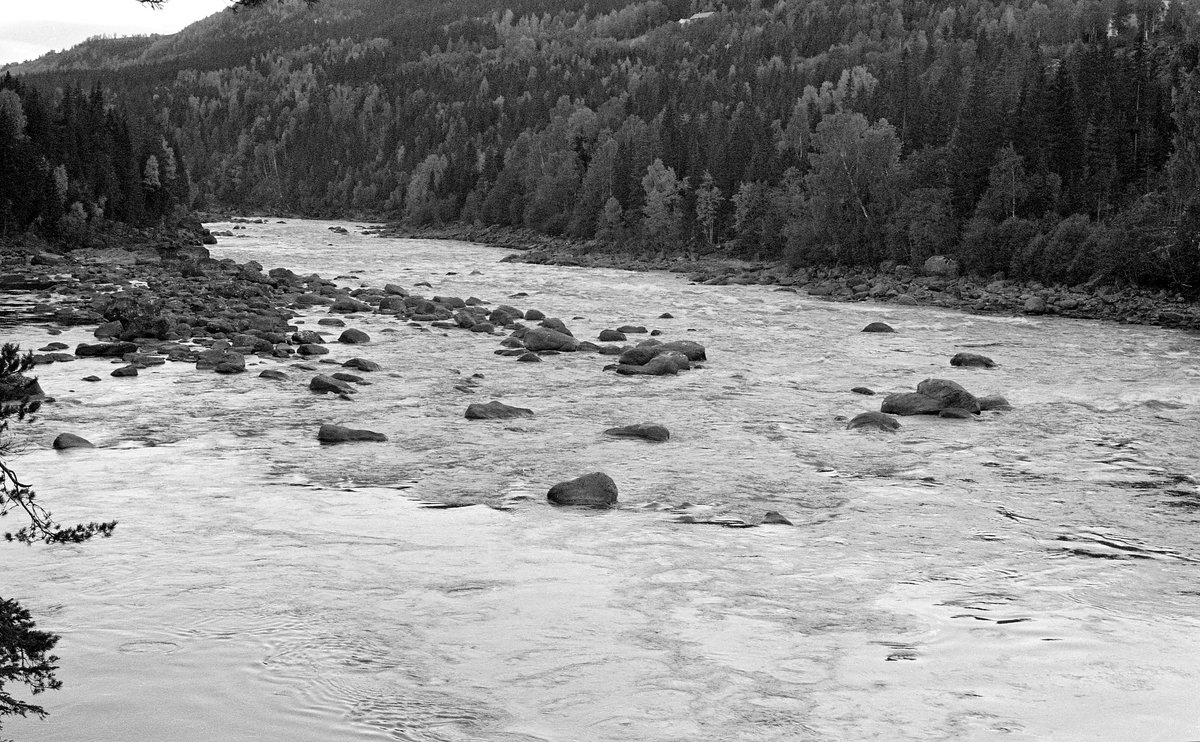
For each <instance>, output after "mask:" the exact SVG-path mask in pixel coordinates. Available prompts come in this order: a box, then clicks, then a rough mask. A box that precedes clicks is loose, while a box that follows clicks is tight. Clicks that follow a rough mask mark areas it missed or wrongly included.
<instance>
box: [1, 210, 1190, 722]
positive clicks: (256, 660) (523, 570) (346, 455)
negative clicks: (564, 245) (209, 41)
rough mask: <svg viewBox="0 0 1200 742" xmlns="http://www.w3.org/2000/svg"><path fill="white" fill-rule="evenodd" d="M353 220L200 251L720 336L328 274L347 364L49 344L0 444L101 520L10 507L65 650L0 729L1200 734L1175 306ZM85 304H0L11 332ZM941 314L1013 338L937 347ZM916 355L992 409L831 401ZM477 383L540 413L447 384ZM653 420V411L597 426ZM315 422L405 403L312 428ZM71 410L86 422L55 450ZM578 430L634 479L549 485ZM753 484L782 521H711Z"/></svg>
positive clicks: (747, 514)
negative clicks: (353, 377) (85, 527)
mask: <svg viewBox="0 0 1200 742" xmlns="http://www.w3.org/2000/svg"><path fill="white" fill-rule="evenodd" d="M338 224H339V223H336V222H320V221H298V220H287V221H286V223H284V222H282V221H276V220H270V222H269V223H264V224H248V225H239V226H243V227H244V228H243V229H239V230H237V231H236V232H235V234H236V235H237V236H236V237H233V238H229V237H225V238H221V240H220V242H219V244H218V245H216V246H214V247H213V248H212V250H213V255H214V257H230V258H233V259H235V260H238V261H244V260H249V259H253V260H257V261H258V262H260V263H261V264H262V265H263V266H264V267H265V268H272V267H288V268H292V269H294V270H295V271H296V272H298V273H301V274H305V273H309V272H313V271H315V272H318V273H320V274H321V275H322V276H323V277H334V276H340V278H339V279H338V280H339V283H340V284H342V285H347V286H359V285H370V286H381V285H382V284H384V283H398V284H400V285H402V286H405V287H408V288H409V289H410V290H412V291H413V292H414V293H424V294H425V295H427V296H433V295H452V296H460V297H462V298H466V297H468V296H476V297H479V298H481V299H484V300H486V301H488V302H490V303H491V304H492V305H498V304H502V303H508V304H512V305H514V306H517V307H518V308H520V309H529V308H536V309H540V310H542V311H543V312H545V313H546V314H547V315H548V316H551V317H559V318H561V319H563V320H564V321H565V322H566V323H567V325H568V326H569V327H570V328H571V329H572V331H573V332H574V334H575V335H576V336H577V337H579V338H581V339H593V340H594V339H595V338H596V336H597V335H598V333H599V332H600V330H602V329H605V328H613V327H617V326H619V325H625V324H632V325H645V326H646V327H647V328H650V329H660V330H661V331H662V333H663V334H662V339H664V340H673V339H689V340H695V341H697V342H700V343H702V344H703V345H704V346H705V347H706V348H707V351H708V361H707V362H705V363H703V364H701V365H702V366H703V368H697V369H693V370H691V371H687V372H684V373H681V374H680V375H678V376H675V377H653V378H650V377H621V376H617V375H615V374H613V373H612V372H611V371H604V370H602V369H603V366H604V365H605V364H606V363H609V362H611V361H612V360H613V359H612V358H611V357H609V356H598V355H595V354H585V353H576V354H562V355H557V356H547V357H545V359H544V361H543V362H542V363H517V362H516V361H515V360H514V359H513V358H508V357H502V356H498V355H495V354H494V352H493V351H495V350H497V349H499V347H500V346H499V344H498V341H499V340H500V339H501V338H500V337H499V336H488V335H485V334H477V333H469V332H464V331H458V330H441V329H438V328H430V327H428V326H424V327H417V326H413V325H410V324H408V323H405V322H404V321H397V320H396V319H395V318H394V317H391V316H384V315H363V316H357V315H352V316H350V317H349V318H348V319H347V326H350V327H358V328H359V329H362V330H364V331H366V332H367V333H368V334H370V335H371V337H372V342H371V343H370V344H369V345H366V346H344V345H339V344H338V343H336V342H332V341H333V339H334V338H335V337H336V335H331V336H330V341H331V342H330V345H329V348H330V350H331V353H330V355H329V356H325V358H332V359H336V360H345V359H348V358H350V357H354V356H361V357H365V358H369V359H371V360H374V361H377V362H379V363H380V364H382V365H383V367H384V368H383V371H380V372H376V373H374V374H364V376H366V377H368V378H369V381H370V382H371V383H370V385H364V386H362V387H361V388H360V390H359V393H358V394H356V395H355V396H354V401H353V402H349V401H345V400H342V399H336V398H333V397H331V396H328V395H316V394H313V393H311V392H309V391H308V390H307V386H306V385H307V381H308V379H309V378H310V377H311V376H312V372H311V371H304V370H301V369H292V368H289V365H290V363H289V362H287V361H276V360H271V359H268V360H261V359H256V358H253V357H250V358H248V362H249V363H250V365H249V366H248V368H247V372H246V373H244V374H241V375H238V376H233V377H227V376H219V375H217V374H213V373H210V372H199V371H196V370H194V369H193V368H191V367H190V366H187V365H185V364H172V363H168V364H167V365H165V366H158V367H153V368H151V369H147V370H144V371H142V373H141V375H140V376H139V377H137V378H133V379H115V378H111V377H109V376H108V373H107V371H108V369H109V366H108V365H107V361H104V360H98V359H80V360H77V361H75V362H72V363H57V364H53V365H51V366H43V367H39V369H38V375H39V377H40V379H41V383H42V386H43V387H44V388H45V389H46V390H47V393H49V394H51V395H52V396H54V397H56V398H57V402H56V403H55V404H52V405H47V406H46V407H45V408H44V409H43V411H42V412H41V413H40V414H39V415H38V416H37V419H36V420H34V421H33V422H32V423H23V424H20V425H19V426H18V428H17V432H18V434H19V436H21V437H22V438H24V439H25V440H26V441H27V442H28V445H27V446H26V448H25V450H24V451H23V452H21V453H20V454H18V455H17V456H15V457H14V458H13V460H12V462H13V465H14V467H15V468H16V469H17V470H18V471H19V472H20V473H21V474H22V475H23V477H24V478H25V479H26V480H27V481H29V482H30V483H32V484H33V485H34V486H35V488H36V490H37V492H38V493H39V497H40V498H41V500H42V501H43V502H44V504H45V505H46V506H47V507H48V508H49V509H50V510H52V511H53V513H54V514H55V516H56V517H57V518H58V519H59V520H60V521H62V522H76V521H78V520H92V519H113V518H115V519H117V520H118V521H119V522H120V525H119V526H118V527H117V530H116V532H115V535H114V536H113V537H112V538H110V539H103V540H100V541H96V542H93V543H87V544H84V545H81V546H61V547H43V546H35V547H30V548H26V547H22V546H17V545H7V546H4V545H0V549H2V551H3V563H4V571H3V578H2V580H3V582H2V590H0V594H3V595H4V596H5V597H10V598H16V599H18V600H20V601H21V602H22V604H24V605H25V606H26V607H28V608H29V609H30V610H31V611H32V612H33V614H34V616H35V617H36V619H37V620H38V623H39V627H41V628H45V629H48V630H52V631H54V632H56V633H59V634H61V635H62V640H61V641H60V643H59V645H58V647H57V649H56V654H58V655H59V656H60V657H61V669H60V670H59V673H58V675H59V678H60V679H61V680H62V681H63V682H64V687H63V689H62V690H60V691H56V692H52V693H47V694H45V695H41V696H38V697H37V698H36V699H35V700H37V701H38V702H39V703H42V704H43V705H45V706H46V707H47V708H48V710H49V711H50V712H51V715H50V716H49V717H48V718H46V719H45V720H36V719H26V720H21V719H17V720H11V721H6V722H5V726H4V733H5V734H6V735H8V736H11V737H13V738H14V739H17V740H21V741H25V740H83V739H87V740H95V741H97V742H100V741H104V742H108V741H112V742H116V741H118V740H121V741H126V740H164V741H170V742H188V741H193V740H195V741H199V740H218V739H219V740H225V741H230V742H233V741H241V740H246V741H249V740H289V741H306V740H312V741H313V742H317V741H318V740H319V741H321V742H342V741H346V742H349V741H352V740H363V741H365V740H406V741H413V742H417V741H420V742H435V741H436V742H460V741H462V742H465V741H467V740H471V741H479V742H493V741H494V742H518V741H520V742H534V741H545V742H576V741H589V740H613V741H617V740H621V741H631V740H638V741H641V742H667V741H671V742H676V741H678V742H682V741H683V740H687V741H688V742H702V741H711V742H728V741H729V740H755V741H764V742H765V741H775V740H779V741H783V740H787V741H789V742H795V741H798V740H799V741H804V740H814V741H815V740H846V741H847V742H851V741H858V740H991V739H1000V738H1003V739H1005V740H1055V741H1057V742H1066V741H1073V740H1113V741H1114V742H1115V741H1117V740H1122V741H1124V740H1133V739H1137V740H1143V741H1150V740H1162V741H1164V742H1166V741H1170V742H1187V741H1189V740H1200V704H1197V703H1196V700H1195V699H1196V696H1197V693H1198V692H1200V563H1198V561H1197V560H1200V541H1198V537H1197V533H1198V525H1200V487H1198V483H1200V464H1198V460H1200V458H1198V453H1197V452H1198V450H1200V338H1198V337H1197V336H1196V335H1189V334H1187V333H1183V332H1179V331H1173V330H1165V329H1161V328H1154V327H1142V326H1125V325H1119V324H1105V323H1098V322H1088V321H1075V320H1065V319H1061V318H1052V317H1023V316H1021V317H1010V316H974V315H970V314H965V313H960V312H955V311H950V310H945V309H938V308H927V307H903V306H895V305H887V304H875V303H854V304H846V303H833V302H827V301H824V300H820V299H817V298H812V297H808V296H806V295H803V294H795V293H788V292H781V291H776V290H775V287H770V286H705V285H689V284H688V282H687V280H686V276H682V275H677V274H670V273H632V272H626V271H620V270H606V269H581V268H567V267H555V266H540V265H523V264H519V263H502V262H500V258H502V257H503V256H504V255H505V254H507V253H506V251H503V250H498V249H495V248H489V247H483V246H479V245H470V244H465V243H455V242H444V241H422V240H394V239H384V238H379V237H375V236H370V235H367V234H363V227H362V225H356V224H354V223H340V224H341V225H342V226H345V227H346V228H347V229H348V230H349V233H348V234H337V233H334V232H331V231H330V230H329V229H328V227H330V226H336V225H338ZM208 226H210V227H211V228H212V229H214V230H217V229H222V230H223V229H229V228H230V227H231V226H232V225H230V224H228V223H222V224H212V225H208ZM421 283H427V284H429V286H428V287H426V286H419V285H418V284H421ZM522 294H523V295H522ZM664 312H669V313H670V314H671V315H673V318H670V319H666V318H660V315H662V314H663V313H664ZM323 314H324V310H323V309H321V308H317V309H315V310H312V311H310V312H307V313H306V316H304V317H303V318H302V319H303V320H304V325H303V326H304V327H307V328H311V329H330V328H319V326H318V325H317V324H316V320H317V319H319V318H320V317H321V316H323ZM873 321H882V322H887V323H889V324H890V325H892V326H893V327H895V328H896V330H897V332H896V333H895V334H874V333H862V332H860V330H861V329H862V328H863V327H864V326H865V325H866V324H868V323H869V322H873ZM90 330H91V328H65V329H64V331H63V333H62V335H61V336H59V337H54V338H51V337H50V336H49V335H47V334H46V330H45V328H41V327H34V326H29V325H21V326H17V327H15V328H8V329H7V330H6V332H7V333H8V336H7V339H10V340H19V341H20V342H21V343H22V346H23V347H24V348H30V349H31V348H36V347H39V346H40V345H43V344H44V343H46V342H48V341H49V340H62V341H64V342H67V343H68V344H70V345H71V347H74V345H75V344H77V343H79V342H86V341H91V333H90ZM631 337H632V338H633V339H636V338H637V336H631ZM960 351H970V352H976V353H983V354H986V355H988V356H990V357H991V358H993V359H995V360H996V361H997V362H998V363H999V364H1000V366H999V367H998V368H995V369H988V370H985V369H972V368H952V367H951V366H950V365H949V362H948V361H949V358H950V356H952V355H953V354H955V353H957V352H960ZM267 368H280V369H282V370H285V371H287V372H288V373H289V374H290V375H291V377H292V378H291V380H290V381H287V382H276V381H268V380H265V379H261V378H258V372H259V371H261V370H263V369H267ZM93 373H94V374H96V375H98V376H101V377H102V379H103V380H102V381H101V382H99V383H87V382H83V381H80V379H81V378H82V377H84V376H87V375H89V374H93ZM930 377H934V378H946V379H952V380H955V381H958V382H960V383H961V384H963V386H965V387H966V388H967V389H968V390H971V391H972V392H974V393H976V394H978V395H983V394H1002V395H1004V396H1005V397H1006V398H1007V399H1008V400H1009V401H1010V402H1011V403H1012V405H1013V407H1014V409H1013V411H1011V412H985V413H984V414H982V415H981V416H979V417H978V418H977V419H974V420H966V421H963V420H944V419H937V418H904V419H903V420H902V422H903V428H901V430H900V431H899V432H898V433H895V434H886V433H866V432H862V431H848V430H846V429H845V421H846V419H847V418H849V417H852V416H853V415H855V414H857V413H859V412H862V411H867V410H877V409H879V407H878V405H879V401H880V400H881V399H882V397H881V396H875V397H864V396H860V395H858V394H854V393H851V392H850V391H849V390H850V388H851V387H855V386H867V387H870V388H872V389H874V390H876V391H878V392H881V393H886V392H892V391H912V390H913V389H914V388H915V386H916V384H917V383H918V382H920V381H921V380H922V379H925V378H930ZM492 399H496V400H500V401H502V402H505V403H507V404H512V405H517V406H521V407H529V408H532V409H533V410H534V411H535V413H536V414H535V416H534V417H532V418H525V419H519V420H508V421H470V420H466V419H465V418H464V416H463V412H464V410H465V408H466V406H467V404H469V403H471V402H487V401H490V400H492ZM645 421H651V422H657V423H661V424H663V425H665V426H667V427H668V428H669V429H670V431H671V439H670V441H668V442H665V443H660V444H655V443H649V442H646V441H640V440H627V439H617V438H612V437H609V436H605V435H603V434H602V431H603V430H604V429H606V428H609V427H614V426H618V425H625V424H630V423H637V422H645ZM323 422H336V423H342V424H347V425H350V426H351V427H363V428H369V429H371V430H376V431H380V432H383V433H385V434H387V436H388V437H389V439H390V440H389V442H388V443H385V444H379V443H358V444H342V445H337V446H322V445H320V444H318V442H317V440H316V430H317V428H318V427H319V425H320V424H321V423H323ZM64 431H69V432H73V433H76V434H79V435H82V436H84V437H85V438H88V439H90V440H92V441H93V442H95V443H96V444H97V448H96V449H94V450H71V451H66V452H57V451H54V450H51V449H50V447H49V444H50V441H51V440H52V439H53V438H54V436H55V435H56V434H57V433H59V432H64ZM592 471H604V472H607V473H608V474H609V475H611V476H612V477H613V479H614V480H615V481H616V483H617V485H618V487H619V489H620V507H618V508H615V509H613V510H609V511H591V510H580V509H571V508H559V507H555V506H553V505H550V504H549V503H547V502H546V500H545V493H546V490H547V489H548V488H549V487H550V486H551V485H553V484H554V483H556V482H559V481H562V480H565V479H569V478H573V477H575V476H579V475H581V474H585V473H588V472H592ZM439 503H440V504H446V503H450V504H454V505H456V506H458V507H451V508H442V507H429V505H430V504H439ZM768 511H777V512H778V513H781V514H782V515H784V516H785V517H786V518H787V519H788V520H790V521H791V523H792V525H791V526H788V525H761V526H758V527H749V528H743V527H732V526H739V525H743V524H744V525H755V524H757V523H759V522H760V521H761V519H762V517H763V515H764V514H765V513H766V512H768ZM6 520H7V521H9V522H8V523H0V526H3V527H7V528H9V529H11V528H14V527H16V525H17V523H15V522H12V516H10V518H8V519H6ZM687 521H695V522H687ZM706 521H708V522H706Z"/></svg>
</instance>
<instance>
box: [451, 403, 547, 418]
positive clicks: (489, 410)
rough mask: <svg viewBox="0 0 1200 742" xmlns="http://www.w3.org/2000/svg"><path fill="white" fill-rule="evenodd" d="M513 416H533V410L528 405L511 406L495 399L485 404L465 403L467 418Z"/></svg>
mask: <svg viewBox="0 0 1200 742" xmlns="http://www.w3.org/2000/svg"><path fill="white" fill-rule="evenodd" d="M513 417H533V410H531V409H529V408H528V407H513V406H511V405H506V404H504V403H503V402H497V401H495V400H493V401H491V402H488V403H487V404H481V403H479V402H475V403H473V404H469V405H467V412H466V418H467V419H468V420H507V419H509V418H513Z"/></svg>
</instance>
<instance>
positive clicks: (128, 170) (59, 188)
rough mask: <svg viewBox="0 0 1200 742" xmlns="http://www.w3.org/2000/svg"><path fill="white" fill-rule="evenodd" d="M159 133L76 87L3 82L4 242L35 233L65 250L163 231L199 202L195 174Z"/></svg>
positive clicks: (0, 232)
mask: <svg viewBox="0 0 1200 742" xmlns="http://www.w3.org/2000/svg"><path fill="white" fill-rule="evenodd" d="M175 152H176V147H175V146H174V145H173V144H171V143H170V142H169V141H168V140H167V137H166V136H165V134H164V130H162V129H161V127H159V128H158V129H156V130H153V131H152V130H150V129H147V128H146V127H145V126H140V125H137V124H136V123H135V124H131V122H130V121H129V119H128V118H127V117H126V116H124V115H122V114H121V113H120V112H119V111H118V110H117V109H115V108H114V107H113V106H111V105H109V104H108V103H107V102H106V98H105V95H104V93H103V91H102V90H100V89H99V88H96V89H93V90H92V91H91V92H90V94H88V93H84V92H83V90H82V89H81V88H79V87H78V86H76V87H67V88H65V89H61V90H56V91H53V92H52V93H50V94H46V93H43V92H42V91H40V90H39V89H38V88H36V87H32V86H28V85H24V84H22V83H21V82H20V81H19V80H18V79H16V78H14V77H12V76H11V75H8V74H6V75H5V76H4V77H3V78H0V237H3V236H6V235H12V234H22V233H25V232H27V231H33V232H35V233H37V234H39V235H40V236H42V237H45V238H48V239H52V240H54V241H55V242H57V243H59V244H61V245H64V246H66V247H78V246H82V245H85V244H88V243H89V241H90V239H91V238H92V237H93V236H94V235H95V234H96V233H97V232H98V231H102V230H103V229H104V226H105V225H107V224H110V223H112V222H120V223H123V224H127V225H131V226H149V225H154V224H158V223H161V222H162V221H163V220H164V219H166V218H167V217H169V216H172V215H174V213H175V209H176V208H177V207H178V206H181V205H185V204H186V203H187V202H188V200H189V198H190V196H191V191H190V186H189V178H188V175H187V171H186V169H185V168H184V167H183V165H182V164H181V163H180V162H179V160H178V158H177V157H176V155H175Z"/></svg>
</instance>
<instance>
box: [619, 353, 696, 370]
mask: <svg viewBox="0 0 1200 742" xmlns="http://www.w3.org/2000/svg"><path fill="white" fill-rule="evenodd" d="M621 357H622V358H624V357H625V356H621ZM691 367H692V364H691V361H689V360H688V357H687V356H685V355H684V354H682V353H680V352H679V351H675V350H669V351H667V352H666V353H659V354H658V355H656V356H654V357H653V358H651V359H650V360H649V361H647V362H646V363H644V364H642V365H640V366H634V365H631V364H624V363H622V364H618V365H617V373H618V374H621V375H622V376H673V375H675V374H677V373H679V372H680V371H687V370H688V369H690V368H691Z"/></svg>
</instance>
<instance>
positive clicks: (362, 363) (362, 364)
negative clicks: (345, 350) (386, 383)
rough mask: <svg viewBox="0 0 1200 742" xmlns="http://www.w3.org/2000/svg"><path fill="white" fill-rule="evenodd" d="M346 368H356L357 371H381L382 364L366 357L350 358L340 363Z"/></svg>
mask: <svg viewBox="0 0 1200 742" xmlns="http://www.w3.org/2000/svg"><path fill="white" fill-rule="evenodd" d="M342 365H343V366H345V367H346V368H356V369H358V370H359V371H382V370H383V366H380V365H379V364H378V363H376V362H375V361H368V360H367V359H366V358H351V359H350V360H348V361H346V362H345V363H343V364H342Z"/></svg>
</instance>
